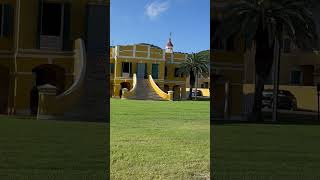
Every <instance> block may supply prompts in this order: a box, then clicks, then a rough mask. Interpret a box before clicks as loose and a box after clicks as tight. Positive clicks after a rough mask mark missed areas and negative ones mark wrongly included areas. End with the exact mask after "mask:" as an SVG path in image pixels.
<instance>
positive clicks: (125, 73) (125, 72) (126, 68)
mask: <svg viewBox="0 0 320 180" xmlns="http://www.w3.org/2000/svg"><path fill="white" fill-rule="evenodd" d="M132 75H133V74H132V63H129V62H123V63H122V77H132Z"/></svg>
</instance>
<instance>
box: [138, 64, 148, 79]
mask: <svg viewBox="0 0 320 180" xmlns="http://www.w3.org/2000/svg"><path fill="white" fill-rule="evenodd" d="M146 65H147V64H145V63H138V64H137V78H138V79H144V78H145V76H146Z"/></svg>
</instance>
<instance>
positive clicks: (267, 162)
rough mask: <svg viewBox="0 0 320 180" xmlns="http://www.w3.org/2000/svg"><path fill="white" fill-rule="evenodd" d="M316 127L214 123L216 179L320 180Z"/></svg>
mask: <svg viewBox="0 0 320 180" xmlns="http://www.w3.org/2000/svg"><path fill="white" fill-rule="evenodd" d="M319 130H320V126H311V125H272V124H268V125H267V124H260V125H259V124H251V125H246V124H229V125H214V127H213V128H212V132H213V134H214V138H213V140H214V142H213V149H212V150H213V151H212V152H213V153H214V156H215V161H214V162H213V166H212V167H213V168H214V171H215V172H216V177H217V178H216V179H219V180H231V179H232V180H256V179H259V180H271V179H272V180H304V179H309V180H313V179H316V178H318V179H320V171H319V167H320V143H319V140H320V133H319Z"/></svg>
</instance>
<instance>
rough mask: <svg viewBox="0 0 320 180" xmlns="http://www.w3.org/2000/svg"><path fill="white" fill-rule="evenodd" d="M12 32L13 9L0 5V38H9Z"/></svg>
mask: <svg viewBox="0 0 320 180" xmlns="http://www.w3.org/2000/svg"><path fill="white" fill-rule="evenodd" d="M12 32H13V8H12V7H11V5H9V4H0V37H9V36H10V35H11V34H12Z"/></svg>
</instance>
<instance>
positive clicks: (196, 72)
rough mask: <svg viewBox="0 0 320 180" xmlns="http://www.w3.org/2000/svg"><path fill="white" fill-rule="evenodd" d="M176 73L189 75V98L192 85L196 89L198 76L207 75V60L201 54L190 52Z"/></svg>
mask: <svg viewBox="0 0 320 180" xmlns="http://www.w3.org/2000/svg"><path fill="white" fill-rule="evenodd" d="M178 74H180V75H181V74H183V75H185V76H189V77H190V81H189V83H190V91H189V99H192V90H193V87H195V88H196V91H197V83H196V82H198V78H199V76H203V77H208V75H209V60H208V58H205V56H203V55H201V54H198V53H192V54H190V55H188V58H187V59H186V60H185V61H184V62H182V63H181V65H180V67H179V70H178ZM195 94H197V93H195Z"/></svg>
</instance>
